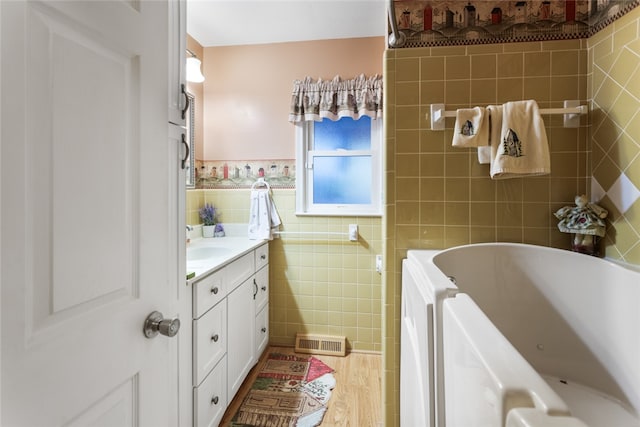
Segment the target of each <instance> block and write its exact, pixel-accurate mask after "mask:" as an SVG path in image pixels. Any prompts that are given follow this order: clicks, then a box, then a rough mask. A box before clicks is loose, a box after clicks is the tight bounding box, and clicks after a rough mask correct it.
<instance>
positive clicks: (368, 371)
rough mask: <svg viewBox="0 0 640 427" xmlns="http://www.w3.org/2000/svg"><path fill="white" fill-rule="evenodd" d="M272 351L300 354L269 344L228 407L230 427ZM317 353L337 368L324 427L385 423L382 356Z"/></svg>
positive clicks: (224, 420) (374, 426)
mask: <svg viewBox="0 0 640 427" xmlns="http://www.w3.org/2000/svg"><path fill="white" fill-rule="evenodd" d="M269 353H284V354H296V353H295V352H294V351H293V348H290V347H269V348H268V349H267V351H265V353H264V354H263V355H262V358H261V359H260V362H258V364H257V365H256V366H255V367H254V368H253V370H252V371H251V372H250V373H249V375H248V376H247V379H246V380H245V381H244V383H243V384H242V387H241V388H240V391H238V394H237V395H236V397H235V399H233V401H232V402H231V404H230V405H229V407H228V408H227V412H226V413H225V414H224V417H223V418H222V422H221V423H220V425H221V426H227V425H228V424H229V422H230V421H231V419H232V418H233V415H234V414H235V413H236V411H237V410H238V408H239V407H240V404H241V403H242V400H243V399H244V396H245V395H246V394H247V392H248V391H249V389H250V388H251V384H253V382H254V380H255V378H256V376H257V375H258V372H259V371H260V367H261V366H262V364H263V363H264V361H265V360H266V358H267V356H268V355H269ZM298 355H299V356H303V357H304V356H310V355H309V354H302V353H298ZM313 356H314V357H317V358H318V359H320V360H322V361H323V362H324V363H325V364H327V365H328V366H330V367H332V368H333V369H334V370H335V372H334V374H333V375H334V376H335V378H336V387H335V388H334V389H333V393H332V394H331V399H330V400H329V404H328V405H327V406H328V409H327V412H326V413H325V414H324V418H323V420H322V424H321V425H322V427H338V426H340V427H378V426H382V357H381V356H380V355H378V354H365V353H350V354H348V355H347V356H346V357H336V356H323V355H315V354H314V355H313Z"/></svg>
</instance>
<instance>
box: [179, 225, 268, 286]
mask: <svg viewBox="0 0 640 427" xmlns="http://www.w3.org/2000/svg"><path fill="white" fill-rule="evenodd" d="M238 228H239V229H244V230H245V233H246V228H243V227H238ZM195 231H198V230H197V227H196V230H195ZM234 231H236V228H234V227H233V226H231V225H225V232H227V234H228V235H227V236H225V237H211V238H202V237H199V238H195V239H193V238H192V239H191V242H190V243H188V244H187V274H189V273H191V272H194V273H196V275H195V277H194V278H192V279H189V280H188V283H193V282H195V281H197V280H199V279H201V278H202V277H203V276H206V275H207V274H209V273H212V272H213V271H215V270H218V269H219V268H221V267H224V266H225V265H226V264H229V263H230V262H232V261H234V260H235V259H237V258H239V257H241V256H242V255H245V254H247V253H249V252H251V251H252V250H254V249H255V248H257V247H258V246H261V245H263V244H264V243H266V242H267V240H249V238H248V237H247V236H246V234H245V235H244V236H240V235H238V234H239V233H234ZM192 234H193V232H192ZM206 248H211V250H208V249H206ZM196 251H200V253H203V252H205V251H208V252H210V253H208V254H207V256H206V257H202V256H200V257H197V259H191V260H190V259H189V256H190V254H191V255H194V254H196V253H197V252H196Z"/></svg>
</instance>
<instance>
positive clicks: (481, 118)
mask: <svg viewBox="0 0 640 427" xmlns="http://www.w3.org/2000/svg"><path fill="white" fill-rule="evenodd" d="M485 116H486V111H485V108H484V107H474V108H460V109H458V110H456V124H455V127H454V129H453V141H452V143H451V145H453V146H454V147H480V146H483V145H488V144H489V126H488V120H487V119H486V117H485Z"/></svg>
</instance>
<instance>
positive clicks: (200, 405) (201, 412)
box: [193, 356, 227, 427]
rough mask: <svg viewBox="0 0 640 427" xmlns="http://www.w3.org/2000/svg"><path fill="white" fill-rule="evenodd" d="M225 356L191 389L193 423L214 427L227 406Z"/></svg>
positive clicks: (199, 426) (196, 426) (202, 426)
mask: <svg viewBox="0 0 640 427" xmlns="http://www.w3.org/2000/svg"><path fill="white" fill-rule="evenodd" d="M226 373H227V357H226V356H225V357H223V358H222V360H221V361H220V362H219V363H218V364H217V365H216V367H215V368H214V369H213V371H211V373H210V374H209V376H207V378H205V380H204V381H203V382H202V384H200V386H199V387H196V388H194V389H193V419H194V422H193V425H194V426H195V427H216V426H217V425H218V424H219V423H220V421H221V420H222V416H223V415H224V411H225V409H226V408H227V392H226V387H227V385H226V380H227V376H226Z"/></svg>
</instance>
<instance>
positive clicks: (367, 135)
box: [296, 116, 382, 216]
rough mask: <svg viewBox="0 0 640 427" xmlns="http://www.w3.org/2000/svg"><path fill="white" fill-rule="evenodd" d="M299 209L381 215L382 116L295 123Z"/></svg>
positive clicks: (336, 213) (310, 211)
mask: <svg viewBox="0 0 640 427" xmlns="http://www.w3.org/2000/svg"><path fill="white" fill-rule="evenodd" d="M296 140H297V153H296V169H297V171H298V173H297V176H296V181H297V183H296V213H297V214H298V215H304V214H309V215H341V216H348V215H353V216H356V215H359V216H363V215H365V216H366V215H370V216H378V215H381V214H382V212H381V209H382V208H381V206H382V191H381V188H382V156H381V153H380V151H381V146H382V142H381V141H382V120H372V119H371V118H369V117H367V116H363V117H361V118H360V119H359V120H353V119H352V118H350V117H343V118H341V119H340V120H337V121H332V120H329V119H323V120H322V121H321V122H314V121H306V122H299V123H296Z"/></svg>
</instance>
